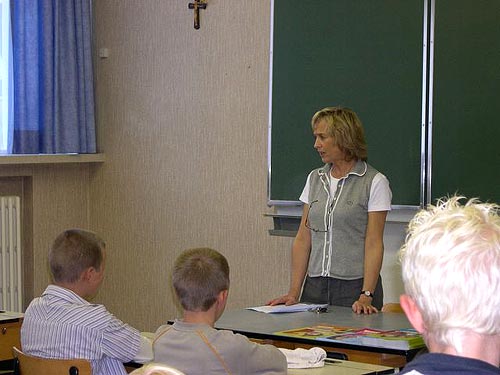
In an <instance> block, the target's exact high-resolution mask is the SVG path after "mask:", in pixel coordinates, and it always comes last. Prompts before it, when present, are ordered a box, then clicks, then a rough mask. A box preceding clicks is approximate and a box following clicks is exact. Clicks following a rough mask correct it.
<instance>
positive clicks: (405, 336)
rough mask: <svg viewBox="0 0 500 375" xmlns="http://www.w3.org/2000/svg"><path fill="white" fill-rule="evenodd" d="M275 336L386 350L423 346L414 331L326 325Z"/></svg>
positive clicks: (292, 330) (291, 330) (278, 333)
mask: <svg viewBox="0 0 500 375" xmlns="http://www.w3.org/2000/svg"><path fill="white" fill-rule="evenodd" d="M274 334H275V335H280V336H288V337H297V338H303V339H312V340H318V341H328V342H336V343H344V344H351V345H362V346H371V347H379V348H388V349H401V350H408V349H416V348H423V347H424V346H425V343H424V340H423V338H422V336H421V335H420V334H419V333H418V332H417V331H415V330H414V329H411V328H408V329H400V330H390V331H384V330H378V329H371V328H353V327H340V326H334V325H328V324H322V325H316V326H312V327H302V328H296V329H290V330H286V331H279V332H275V333H274Z"/></svg>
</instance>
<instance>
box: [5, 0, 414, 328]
mask: <svg viewBox="0 0 500 375" xmlns="http://www.w3.org/2000/svg"><path fill="white" fill-rule="evenodd" d="M94 8H95V11H94V16H95V32H96V48H97V49H99V48H108V49H109V54H110V56H109V58H107V59H99V58H97V59H96V64H95V74H96V94H97V95H96V98H97V106H98V136H99V146H100V151H101V152H104V153H105V154H106V162H105V163H104V164H56V165H32V166H0V177H2V176H14V182H15V184H17V185H16V186H17V187H14V188H13V187H12V186H11V185H9V184H10V183H11V182H12V181H10V182H8V185H9V186H8V187H5V188H2V186H3V185H2V181H5V180H2V179H0V192H2V193H3V192H4V191H7V192H8V191H11V190H12V189H21V192H22V194H23V196H24V198H25V200H26V202H27V205H26V207H27V210H28V212H27V213H26V214H25V218H24V225H25V226H26V228H24V229H25V230H26V231H27V232H28V233H27V234H26V235H25V241H26V242H27V244H26V252H25V258H24V259H25V283H26V287H25V289H26V290H27V298H31V297H32V296H33V295H38V294H39V293H40V292H41V291H42V290H43V289H44V288H45V286H46V284H47V283H48V281H49V276H48V272H47V267H46V254H47V249H48V246H49V245H50V243H51V241H52V239H53V238H54V236H55V235H56V234H57V233H58V232H60V231H61V230H62V229H65V228H69V227H87V228H90V229H93V230H96V231H97V232H98V233H100V234H101V235H102V236H103V237H104V238H105V239H106V242H107V244H108V257H107V259H108V262H107V265H106V270H107V276H106V280H105V283H104V285H103V287H102V289H101V291H100V293H99V295H98V296H97V301H98V302H102V303H104V304H105V305H106V306H107V307H108V309H109V310H110V311H112V312H113V313H115V314H116V315H117V316H118V317H120V318H121V319H123V320H125V321H127V322H129V323H131V324H132V325H134V326H136V327H137V328H139V329H141V330H149V331H151V330H154V329H156V328H157V326H158V325H159V324H161V323H163V322H164V321H165V320H167V319H171V318H174V317H176V316H179V310H178V309H177V308H176V306H175V305H174V299H173V296H172V292H171V289H170V287H169V286H168V285H169V276H170V271H171V266H172V262H173V260H174V259H175V257H176V256H177V255H178V254H179V253H180V251H182V250H183V249H186V248H189V247H198V246H210V247H214V248H216V249H218V250H220V251H221V252H222V253H224V254H225V255H226V256H227V258H228V260H229V262H230V265H231V276H232V284H231V291H230V299H229V305H228V308H233V307H234V308H241V307H246V306H249V305H257V304H262V303H265V302H266V301H267V300H268V299H269V298H271V297H274V296H277V295H278V294H281V293H284V292H285V291H286V290H287V287H288V282H289V262H290V259H289V250H290V247H291V242H292V239H291V238H283V237H272V236H269V235H268V233H267V230H268V229H270V228H271V226H272V221H271V219H270V218H266V217H264V216H263V214H264V213H268V212H272V208H269V207H267V206H266V202H267V126H268V102H269V97H268V87H269V35H270V0H252V1H243V0H209V2H208V8H207V9H206V10H202V11H201V29H200V30H194V28H193V12H192V11H190V10H188V9H187V1H186V2H183V1H179V0H141V1H139V0H96V1H94ZM16 178H17V180H15V179H16ZM19 184H20V185H19ZM9 189H10V190H9ZM404 227H405V224H404V223H390V224H388V226H387V229H386V238H385V241H386V257H385V259H384V268H383V275H384V276H386V277H385V280H386V283H385V290H386V296H387V297H388V298H386V301H395V300H397V296H398V295H399V293H400V291H401V286H400V277H399V269H398V266H397V264H396V261H395V251H396V249H397V247H399V245H400V243H401V242H402V238H403V236H404ZM28 300H29V299H28Z"/></svg>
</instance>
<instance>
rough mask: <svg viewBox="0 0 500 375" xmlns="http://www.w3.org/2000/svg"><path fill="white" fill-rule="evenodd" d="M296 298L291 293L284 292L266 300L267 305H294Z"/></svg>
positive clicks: (296, 301)
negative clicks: (282, 294)
mask: <svg viewBox="0 0 500 375" xmlns="http://www.w3.org/2000/svg"><path fill="white" fill-rule="evenodd" d="M298 302H299V301H298V299H297V297H296V296H294V295H292V294H285V295H284V296H281V297H278V298H275V299H272V300H271V301H268V302H267V305H270V306H274V305H286V306H289V305H295V304H296V303H298Z"/></svg>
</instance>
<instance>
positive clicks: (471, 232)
mask: <svg viewBox="0 0 500 375" xmlns="http://www.w3.org/2000/svg"><path fill="white" fill-rule="evenodd" d="M464 199H465V198H464V197H457V196H454V197H451V198H448V199H441V200H439V201H438V203H437V204H436V205H435V206H433V205H431V206H429V207H428V208H427V209H425V210H421V211H420V212H419V213H417V214H416V215H415V217H414V218H413V219H412V220H411V222H410V224H409V229H408V234H407V237H406V242H405V244H404V245H403V247H402V249H401V250H400V260H401V264H402V275H403V283H404V287H405V294H403V295H401V297H400V302H401V307H402V308H403V310H404V311H405V313H406V315H407V317H408V319H409V321H410V322H411V323H412V325H413V326H414V327H415V329H416V330H417V331H419V332H420V333H421V334H422V335H423V337H424V339H425V342H426V344H427V348H428V349H429V353H427V354H423V355H421V356H418V357H417V358H415V359H414V360H413V361H412V362H410V363H408V364H407V366H406V367H405V368H404V370H403V371H402V373H403V374H405V373H408V374H429V375H432V374H447V373H449V374H452V373H453V374H466V373H467V374H469V373H470V374H472V373H473V374H485V375H486V374H497V375H498V374H499V373H500V371H499V365H500V217H499V213H500V207H499V206H498V205H496V204H494V203H481V202H479V201H478V200H477V199H471V200H469V201H466V202H465V203H464V204H462V203H461V201H463V200H464Z"/></svg>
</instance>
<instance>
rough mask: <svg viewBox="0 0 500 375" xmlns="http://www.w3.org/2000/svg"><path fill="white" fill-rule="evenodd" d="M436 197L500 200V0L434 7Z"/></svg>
mask: <svg viewBox="0 0 500 375" xmlns="http://www.w3.org/2000/svg"><path fill="white" fill-rule="evenodd" d="M435 24H436V26H435V43H434V49H435V52H434V99H433V102H434V103H433V108H434V109H433V116H432V117H433V123H432V144H433V146H432V164H431V165H432V184H431V192H432V194H431V195H432V199H435V198H438V197H441V196H446V195H449V194H453V193H455V192H459V193H460V194H463V195H465V196H467V197H473V196H474V197H480V198H481V200H485V201H486V200H489V201H495V202H500V173H499V171H500V119H499V118H500V116H499V109H500V108H499V107H500V1H497V0H481V1H479V0H476V1H469V0H438V1H436V8H435Z"/></svg>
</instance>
